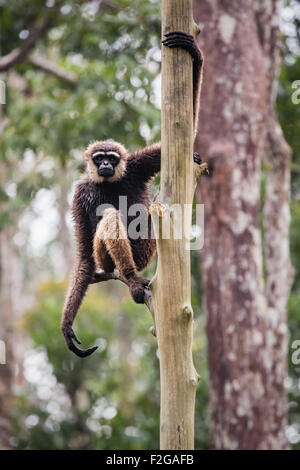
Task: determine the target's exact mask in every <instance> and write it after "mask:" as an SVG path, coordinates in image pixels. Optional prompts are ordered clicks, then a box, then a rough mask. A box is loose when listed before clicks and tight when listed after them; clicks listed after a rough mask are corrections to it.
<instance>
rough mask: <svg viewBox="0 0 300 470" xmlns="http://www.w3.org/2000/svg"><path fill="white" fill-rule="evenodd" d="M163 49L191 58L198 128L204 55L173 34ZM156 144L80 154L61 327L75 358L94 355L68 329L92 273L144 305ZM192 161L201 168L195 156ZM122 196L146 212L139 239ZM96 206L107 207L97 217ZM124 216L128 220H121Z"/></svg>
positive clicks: (187, 38) (108, 144) (106, 146)
mask: <svg viewBox="0 0 300 470" xmlns="http://www.w3.org/2000/svg"><path fill="white" fill-rule="evenodd" d="M162 44H163V45H164V46H166V47H170V48H174V47H178V48H182V49H184V50H186V51H188V52H189V53H190V55H191V57H192V59H193V117H194V128H196V123H197V116H198V109H199V95H200V88H201V80H202V63H203V59H202V54H201V51H200V49H199V47H198V45H197V43H196V41H195V39H194V37H193V36H191V35H189V34H187V33H184V32H181V31H174V32H171V33H168V34H166V35H165V39H164V41H162ZM160 153H161V145H160V143H157V144H154V145H150V146H148V147H146V148H144V149H142V150H138V151H135V152H133V153H129V152H127V150H126V149H125V148H124V147H123V145H121V144H119V143H117V142H114V141H110V140H109V141H97V142H94V143H93V144H91V145H89V147H88V148H87V150H86V151H85V154H84V159H85V165H86V172H85V174H84V175H83V177H82V178H81V179H80V180H79V182H78V183H77V185H76V189H75V195H74V199H73V204H72V214H73V219H74V223H75V234H76V246H77V262H76V266H75V271H74V275H73V279H72V282H71V285H70V288H69V292H68V295H67V299H66V302H65V306H64V311H63V318H62V322H61V329H62V333H63V335H64V337H65V340H66V343H67V346H68V348H69V349H70V350H71V351H73V352H74V353H75V354H76V355H77V356H79V357H86V356H89V355H90V354H92V353H93V352H94V351H95V349H97V346H94V347H93V348H89V349H87V350H82V349H79V348H78V347H77V346H76V345H75V344H74V342H73V340H75V341H76V342H77V343H78V344H80V341H79V340H78V338H77V337H76V335H75V333H74V331H73V329H72V325H73V322H74V319H75V316H76V314H77V311H78V309H79V307H80V304H81V302H82V300H83V297H84V295H85V293H86V291H87V288H88V286H89V284H90V283H91V282H92V281H93V279H94V276H95V273H96V272H97V271H98V270H103V271H104V272H106V273H111V272H113V271H114V269H115V268H116V269H117V270H118V271H119V272H120V274H121V276H122V277H123V278H124V279H125V281H126V283H127V284H128V286H129V289H130V293H131V295H132V297H133V299H134V300H135V302H137V303H143V302H144V294H145V289H146V288H147V286H148V283H149V281H148V280H147V279H144V278H142V277H140V276H139V274H138V272H139V271H142V270H143V269H144V268H145V267H146V266H147V265H148V264H149V262H150V261H151V259H152V258H153V256H154V254H155V239H154V237H153V236H151V234H152V231H151V216H150V214H149V211H148V209H149V205H150V200H149V182H150V180H151V178H152V177H153V176H154V175H156V174H157V173H158V172H159V171H160ZM194 162H195V163H197V164H200V163H201V159H200V157H199V155H198V154H197V153H194ZM120 196H125V197H126V198H127V199H126V201H127V207H128V208H130V207H131V206H132V205H133V204H140V205H142V206H143V207H144V208H145V211H144V212H143V215H142V217H144V222H145V224H144V227H145V226H146V230H144V232H146V233H143V234H141V236H139V237H132V236H130V233H129V231H128V227H129V224H130V223H131V222H132V220H133V219H134V217H133V216H132V215H129V214H124V211H122V209H121V207H120ZM99 207H102V208H103V207H104V208H105V207H106V208H105V209H104V210H102V212H101V211H100V213H99V210H98V209H99ZM124 216H126V217H124Z"/></svg>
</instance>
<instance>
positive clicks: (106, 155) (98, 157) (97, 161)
mask: <svg viewBox="0 0 300 470" xmlns="http://www.w3.org/2000/svg"><path fill="white" fill-rule="evenodd" d="M120 158H121V157H120V155H119V154H118V152H113V151H108V152H104V151H102V150H97V151H96V152H94V153H93V155H92V160H93V162H94V165H95V166H96V167H97V171H98V175H99V176H104V177H111V176H114V174H115V168H116V166H117V165H118V164H119V162H120Z"/></svg>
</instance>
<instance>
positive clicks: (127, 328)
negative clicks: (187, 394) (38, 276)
mask: <svg viewBox="0 0 300 470" xmlns="http://www.w3.org/2000/svg"><path fill="white" fill-rule="evenodd" d="M112 283H113V287H112V286H105V285H104V284H101V285H100V286H99V287H98V286H96V287H95V286H94V287H92V288H90V291H89V293H88V295H87V297H86V299H85V301H84V304H83V306H82V308H81V312H80V314H79V317H78V320H77V321H76V326H75V329H76V332H77V333H79V334H80V337H81V339H84V344H85V345H91V344H93V343H95V342H96V343H98V345H99V349H98V350H97V352H96V353H95V354H94V355H93V356H91V357H90V358H89V359H86V360H82V359H79V358H77V357H75V356H74V355H73V354H72V353H70V352H69V351H68V350H67V348H66V346H65V344H64V340H63V338H62V335H61V333H60V331H59V323H60V316H61V309H62V305H63V300H64V296H65V292H66V287H67V284H66V283H65V282H61V283H58V282H55V281H52V282H48V283H42V284H41V285H40V288H39V291H38V294H37V298H36V303H35V306H34V308H33V309H32V310H31V311H30V312H28V313H27V315H26V316H25V317H24V319H23V320H22V323H21V325H20V327H21V328H23V329H25V330H26V332H27V333H28V334H29V335H30V337H31V338H32V343H33V344H32V346H33V349H32V350H30V351H29V352H27V354H26V357H25V362H24V365H25V377H26V378H27V382H28V385H27V387H26V389H25V390H24V392H23V394H22V395H20V396H19V397H18V398H17V400H16V403H15V407H14V410H15V411H14V417H13V418H14V423H15V436H16V438H15V440H14V442H15V446H16V448H18V449H129V450H130V449H135V450H137V449H158V448H159V443H158V438H159V362H158V358H157V346H156V340H155V338H154V337H152V336H151V335H150V333H149V328H150V326H151V324H152V319H151V315H150V314H149V312H148V310H147V309H146V308H145V307H141V306H138V305H136V304H134V303H133V302H132V301H131V300H130V298H129V294H128V292H127V289H126V288H125V287H122V288H121V286H119V285H118V283H116V282H114V281H112ZM115 284H117V285H115ZM196 329H197V335H196V340H195V345H194V355H195V362H196V366H197V368H198V370H199V371H200V374H201V381H200V386H199V393H198V397H197V398H198V399H197V419H196V439H197V440H196V444H197V445H198V446H199V447H200V448H204V447H207V417H206V418H205V416H206V406H207V390H206V389H207V387H206V384H207V372H206V367H205V358H204V356H205V353H204V351H205V344H204V335H203V325H202V321H201V319H198V320H197V322H196ZM203 417H204V418H203Z"/></svg>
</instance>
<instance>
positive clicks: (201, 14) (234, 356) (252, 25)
mask: <svg viewBox="0 0 300 470" xmlns="http://www.w3.org/2000/svg"><path fill="white" fill-rule="evenodd" d="M263 3H266V4H268V5H269V4H273V3H277V1H276V2H274V1H273V0H272V1H271V2H270V1H269V2H260V6H261V8H263ZM194 13H195V18H196V21H197V22H200V29H202V34H201V37H200V42H199V44H200V47H201V48H202V49H203V51H204V56H205V65H206V68H205V71H204V84H203V90H202V100H201V115H200V119H199V130H200V132H201V133H200V134H199V135H198V136H197V150H198V151H199V153H200V154H201V155H203V156H204V157H205V159H207V161H208V165H209V170H210V175H211V176H210V178H208V179H207V180H206V183H204V182H202V184H201V191H200V193H201V200H202V201H204V204H205V244H204V249H203V251H202V257H203V264H202V267H203V293H204V306H205V310H206V314H207V334H208V360H209V369H210V410H211V445H212V447H213V448H215V449H283V448H287V447H288V443H287V440H286V438H285V435H284V426H285V420H286V397H285V392H284V387H283V380H284V377H285V374H286V369H285V361H286V344H285V335H286V331H284V329H285V328H286V324H285V321H284V319H283V318H282V322H283V325H284V326H283V327H282V333H281V337H280V339H279V336H278V341H280V348H278V344H277V350H276V351H277V352H276V354H275V350H274V347H271V346H270V334H271V335H272V336H273V337H274V330H271V329H270V321H269V317H270V315H269V314H270V304H269V296H266V291H265V286H264V282H263V270H262V242H261V234H260V227H259V209H260V170H261V162H262V154H263V150H265V148H266V142H267V138H268V126H266V123H267V122H269V113H270V102H271V100H270V95H271V94H272V96H274V84H273V81H271V77H270V75H269V72H268V64H269V61H267V60H266V54H265V50H264V48H263V47H262V40H264V41H265V42H266V43H268V44H272V40H273V39H272V38H273V36H271V37H269V36H268V35H267V33H266V31H265V30H264V28H259V24H258V22H257V11H256V10H255V7H254V2H252V1H250V0H245V1H243V2H240V1H239V0H230V1H229V0H222V1H221V0H214V1H209V0H195V2H194ZM265 13H266V14H265V17H264V22H272V21H273V19H274V17H273V13H272V11H270V12H268V13H267V12H266V11H265ZM203 25H204V28H203ZM275 76H276V74H275V73H274V75H273V79H274V80H275ZM273 105H274V98H273V101H272V106H273ZM273 114H274V113H273ZM271 128H272V129H274V126H271ZM280 174H281V176H280V178H282V172H280ZM284 174H285V176H284V179H285V182H286V185H285V188H287V186H288V183H287V179H288V172H287V173H286V172H284ZM269 184H270V185H271V180H269ZM278 184H279V181H278V177H277V179H276V181H275V180H273V183H272V185H273V188H272V189H271V188H270V192H272V191H274V186H276V188H277V185H278ZM284 191H286V189H285V190H284ZM285 194H286V193H285ZM284 198H285V196H284ZM286 203H287V201H286ZM267 207H268V205H267V206H266V208H267ZM284 207H285V209H283V207H282V206H281V202H279V201H277V209H279V208H280V210H281V211H283V210H285V212H288V210H287V204H285V205H284ZM286 220H287V219H286V218H285V221H286ZM267 223H268V224H272V223H273V221H272V220H270V219H269V218H268V219H267ZM284 225H285V222H283V223H282V226H281V228H282V230H285V234H284V236H285V240H287V239H286V227H284ZM273 228H274V230H273V232H272V233H273V235H274V231H276V227H274V224H273ZM283 245H284V247H283V246H281V247H280V248H281V250H279V252H281V253H283V251H284V252H288V246H287V245H286V242H284V244H283ZM276 246H277V248H278V245H277V244H276ZM276 263H277V266H278V263H283V264H282V270H284V269H286V258H285V259H284V260H283V258H280V261H279V260H278V261H277V262H276ZM283 265H284V268H283ZM269 266H270V264H269ZM272 266H273V268H274V263H273V265H272ZM273 268H272V270H273V271H274V269H273ZM269 274H270V269H269ZM268 282H269V281H268ZM268 285H269V284H268V283H267V291H268V289H269V288H268ZM288 289H289V288H288V287H285V295H286V293H287V292H288ZM280 295H281V294H280ZM276 304H277V300H276ZM281 304H282V311H284V312H285V301H282V303H281ZM284 327H285V328H284ZM274 368H277V369H278V375H277V380H278V381H280V386H279V387H278V385H279V383H277V384H276V383H275V380H273V379H272V378H271V377H273V371H274ZM275 401H276V405H275Z"/></svg>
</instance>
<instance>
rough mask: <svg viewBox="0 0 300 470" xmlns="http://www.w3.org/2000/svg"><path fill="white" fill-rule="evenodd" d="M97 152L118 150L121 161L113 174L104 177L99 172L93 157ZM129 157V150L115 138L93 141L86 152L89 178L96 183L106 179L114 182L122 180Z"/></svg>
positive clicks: (85, 157) (85, 158)
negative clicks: (115, 140) (114, 139)
mask: <svg viewBox="0 0 300 470" xmlns="http://www.w3.org/2000/svg"><path fill="white" fill-rule="evenodd" d="M96 152H116V153H117V154H118V155H119V156H120V161H119V163H118V165H116V167H115V172H114V175H113V176H109V177H104V176H100V175H99V174H98V169H97V167H96V165H95V164H94V162H93V159H92V156H93V154H95V153H96ZM127 157H128V154H127V150H126V149H125V147H124V146H123V145H121V144H119V143H118V142H114V141H113V140H112V141H111V140H105V141H96V142H93V143H92V144H90V145H89V146H88V148H87V149H86V151H85V152H84V160H85V164H86V169H87V173H88V176H89V178H90V179H91V180H92V181H95V182H96V183H103V182H104V181H106V182H108V183H114V182H116V181H118V180H120V179H121V178H123V176H124V175H125V173H126V162H127Z"/></svg>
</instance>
